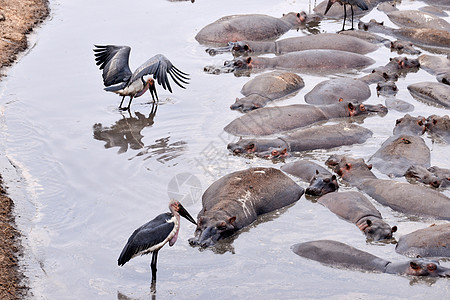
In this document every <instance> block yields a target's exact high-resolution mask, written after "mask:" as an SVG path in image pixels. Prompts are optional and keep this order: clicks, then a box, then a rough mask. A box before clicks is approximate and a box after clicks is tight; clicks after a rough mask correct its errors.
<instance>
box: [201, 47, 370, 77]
mask: <svg viewBox="0 0 450 300" xmlns="http://www.w3.org/2000/svg"><path fill="white" fill-rule="evenodd" d="M373 63H375V61H374V60H373V59H372V58H370V57H367V56H364V55H361V54H357V53H352V52H346V51H340V50H323V49H317V50H304V51H296V52H290V53H286V54H282V55H279V56H275V57H259V56H255V57H253V56H252V57H245V58H235V59H233V60H231V61H225V63H224V67H220V68H217V67H211V66H207V67H205V72H208V73H213V74H219V73H231V72H235V71H236V72H238V73H239V72H241V73H242V72H249V71H253V70H255V71H258V70H259V71H261V70H264V69H281V70H292V71H296V72H300V73H311V74H334V73H340V72H350V71H354V70H360V69H363V68H365V67H368V66H370V65H372V64H373Z"/></svg>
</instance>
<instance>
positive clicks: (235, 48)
mask: <svg viewBox="0 0 450 300" xmlns="http://www.w3.org/2000/svg"><path fill="white" fill-rule="evenodd" d="M240 49H241V47H239V46H238V45H236V46H234V47H233V50H234V51H239V50H240Z"/></svg>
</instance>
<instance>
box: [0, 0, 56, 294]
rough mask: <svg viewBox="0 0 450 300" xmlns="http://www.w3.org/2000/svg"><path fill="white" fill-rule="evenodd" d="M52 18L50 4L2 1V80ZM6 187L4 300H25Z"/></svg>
mask: <svg viewBox="0 0 450 300" xmlns="http://www.w3.org/2000/svg"><path fill="white" fill-rule="evenodd" d="M48 14H49V9H48V1H47V0H0V25H1V26H0V74H1V75H0V76H4V75H5V69H6V68H5V67H7V66H10V65H11V64H12V63H13V62H14V61H15V60H16V59H17V54H19V53H20V52H22V51H24V50H25V49H27V47H28V42H27V36H26V35H27V33H29V32H31V31H32V30H33V28H34V27H35V26H36V25H37V24H39V23H40V22H42V21H43V20H44V19H45V18H46V17H47V16H48ZM0 80H1V77H0ZM6 187H7V183H5V182H3V180H2V179H1V177H0V299H22V298H23V297H24V296H25V295H26V294H27V293H28V288H27V286H26V282H25V280H24V279H25V278H24V276H23V274H22V272H21V270H20V269H19V267H18V260H19V259H20V256H21V253H22V251H21V244H20V239H21V234H20V232H19V231H18V230H17V227H16V224H15V216H14V202H13V200H11V199H10V198H9V197H8V195H7V192H6Z"/></svg>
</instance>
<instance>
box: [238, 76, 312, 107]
mask: <svg viewBox="0 0 450 300" xmlns="http://www.w3.org/2000/svg"><path fill="white" fill-rule="evenodd" d="M304 86H305V83H304V82H303V79H302V78H301V77H300V76H298V75H297V74H295V73H291V72H278V71H275V72H270V73H266V74H262V75H258V76H256V77H255V78H253V79H252V80H250V81H249V82H247V83H246V84H244V86H243V87H242V90H241V93H242V94H243V95H244V96H248V95H251V94H259V95H263V96H264V97H267V98H269V99H271V100H274V99H278V98H281V97H284V96H287V95H289V94H290V93H293V92H295V91H298V90H299V89H301V88H303V87H304Z"/></svg>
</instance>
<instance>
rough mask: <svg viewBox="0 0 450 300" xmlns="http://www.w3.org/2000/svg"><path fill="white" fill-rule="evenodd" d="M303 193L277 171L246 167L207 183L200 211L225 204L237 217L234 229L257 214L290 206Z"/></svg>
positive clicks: (249, 221) (248, 221)
mask: <svg viewBox="0 0 450 300" xmlns="http://www.w3.org/2000/svg"><path fill="white" fill-rule="evenodd" d="M303 192H304V190H303V188H302V187H300V186H299V185H298V184H296V183H295V182H294V181H293V180H292V179H290V178H289V177H288V176H287V175H285V174H284V173H283V172H281V171H280V170H278V169H274V168H262V167H257V168H250V169H247V170H243V171H237V172H233V173H231V174H228V175H226V176H224V177H222V178H220V179H219V180H217V181H216V182H214V183H213V184H211V186H210V187H209V188H208V189H207V190H206V191H205V192H204V194H203V197H202V202H203V210H202V212H203V211H209V210H212V209H218V208H219V207H220V205H221V203H227V208H226V209H227V210H228V211H229V212H230V213H231V215H233V213H234V215H236V216H237V218H236V227H237V228H242V227H244V226H246V225H249V224H250V223H251V222H253V221H254V220H256V217H257V216H258V215H261V214H265V213H268V212H271V211H274V210H276V209H278V208H281V207H284V206H286V205H289V204H292V203H294V202H295V201H297V200H298V199H300V197H301V196H302V195H303ZM230 203H231V204H230ZM230 210H231V211H230ZM202 212H200V214H202ZM200 214H199V215H200Z"/></svg>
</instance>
